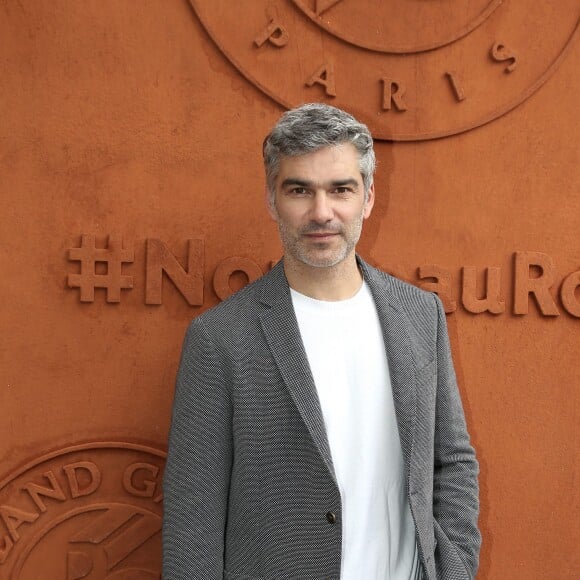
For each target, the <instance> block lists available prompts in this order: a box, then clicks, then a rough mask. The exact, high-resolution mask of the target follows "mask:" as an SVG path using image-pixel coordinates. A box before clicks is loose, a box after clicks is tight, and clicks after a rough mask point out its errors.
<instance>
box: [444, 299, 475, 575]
mask: <svg viewBox="0 0 580 580" xmlns="http://www.w3.org/2000/svg"><path fill="white" fill-rule="evenodd" d="M435 300H436V303H437V316H438V322H437V401H436V410H435V412H436V414H435V446H434V479H433V516H434V526H435V530H434V531H435V538H436V540H437V549H436V552H435V565H436V570H437V578H441V579H448V578H449V579H451V578H454V579H455V578H457V579H460V578H461V579H463V578H465V579H466V580H467V579H471V578H475V574H476V573H477V568H478V564H479V549H480V545H481V534H480V532H479V529H478V526H477V520H478V516H479V486H478V473H479V465H478V463H477V460H476V458H475V451H474V449H473V447H472V446H471V444H470V442H469V435H468V432H467V426H466V422H465V416H464V413H463V406H462V404H461V398H460V395H459V390H458V388H457V380H456V376H455V370H454V368H453V361H452V358H451V351H450V347H449V337H448V333H447V323H446V319H445V312H444V310H443V306H442V304H441V301H440V300H439V298H437V297H435ZM460 570H465V575H463V573H461V574H460V575H457V574H456V573H457V572H458V571H460Z"/></svg>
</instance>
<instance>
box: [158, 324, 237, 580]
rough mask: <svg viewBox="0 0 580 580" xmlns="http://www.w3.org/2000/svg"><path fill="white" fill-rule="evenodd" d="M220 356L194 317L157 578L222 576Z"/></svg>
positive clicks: (227, 430)
mask: <svg viewBox="0 0 580 580" xmlns="http://www.w3.org/2000/svg"><path fill="white" fill-rule="evenodd" d="M226 374H227V371H226V366H225V365H224V357H223V356H221V355H220V352H219V349H217V348H216V346H215V345H214V343H213V342H212V340H211V339H210V337H209V336H208V333H207V331H206V329H205V328H204V325H203V322H202V320H201V319H199V318H197V319H195V320H194V321H193V322H192V323H191V325H190V327H189V329H188V331H187V334H186V337H185V341H184V345H183V351H182V355H181V363H180V367H179V372H178V376H177V384H176V390H175V399H174V404H173V417H172V422H171V429H170V435H169V449H168V457H167V464H166V468H165V475H164V482H163V486H164V487H163V492H164V493H163V495H164V516H163V578H164V580H186V579H187V580H197V579H199V580H201V579H203V580H213V579H215V580H218V579H219V580H222V578H223V558H224V529H225V522H226V512H227V501H228V491H229V482H230V471H231V463H232V434H231V430H232V428H231V424H232V405H231V400H230V396H229V388H228V383H227V380H226Z"/></svg>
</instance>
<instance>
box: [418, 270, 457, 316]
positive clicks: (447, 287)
mask: <svg viewBox="0 0 580 580" xmlns="http://www.w3.org/2000/svg"><path fill="white" fill-rule="evenodd" d="M418 272H419V278H420V279H421V280H423V279H425V278H435V280H437V281H436V282H423V283H422V284H421V288H423V290H427V291H429V292H436V293H437V294H438V295H439V298H441V302H443V306H444V307H445V312H447V313H449V312H455V310H456V309H457V303H456V302H455V300H452V295H451V274H450V273H449V272H448V271H447V270H444V269H443V268H441V267H439V266H435V265H429V266H420V267H419V269H418Z"/></svg>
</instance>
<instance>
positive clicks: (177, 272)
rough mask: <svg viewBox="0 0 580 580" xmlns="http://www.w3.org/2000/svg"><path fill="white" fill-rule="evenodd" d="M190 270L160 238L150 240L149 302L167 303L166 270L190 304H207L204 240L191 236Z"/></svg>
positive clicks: (148, 245)
mask: <svg viewBox="0 0 580 580" xmlns="http://www.w3.org/2000/svg"><path fill="white" fill-rule="evenodd" d="M187 247H188V252H187V271H185V270H184V269H183V268H182V266H181V264H180V263H179V262H178V261H177V259H176V258H175V256H174V255H173V254H172V253H171V252H170V251H169V249H168V248H167V246H166V245H165V244H164V243H163V242H162V241H160V240H156V239H148V240H147V269H146V272H147V273H146V282H145V304H162V303H163V291H162V290H163V272H165V273H166V274H167V276H168V277H169V279H170V280H171V281H172V282H173V284H175V287H176V288H177V289H178V290H179V292H181V294H182V295H183V297H184V298H185V299H186V300H187V303H188V304H189V305H190V306H201V305H202V304H203V267H204V243H203V240H188V246H187Z"/></svg>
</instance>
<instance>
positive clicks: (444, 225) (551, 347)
mask: <svg viewBox="0 0 580 580" xmlns="http://www.w3.org/2000/svg"><path fill="white" fill-rule="evenodd" d="M319 4H320V6H319V12H320V13H321V14H320V15H319V18H320V20H319V21H316V22H315V21H313V20H312V18H311V17H310V16H309V15H308V14H307V11H308V9H309V7H310V9H311V11H313V10H315V8H316V3H315V2H314V0H312V2H308V1H307V0H304V1H296V2H290V1H289V0H284V1H282V0H279V1H278V2H269V3H268V2H259V1H256V2H253V3H249V4H248V5H251V6H252V9H249V8H248V9H247V10H246V12H245V16H244V15H243V14H242V16H238V15H234V17H233V18H231V17H230V16H231V14H229V12H228V10H229V9H228V8H227V5H228V3H227V2H225V3H224V2H215V3H214V2H210V1H209V0H205V1H204V2H202V1H201V0H198V1H192V2H191V3H190V2H188V1H187V0H141V1H139V2H133V1H130V0H120V1H119V0H105V1H102V0H99V1H97V0H84V1H73V0H68V1H67V0H51V1H48V0H1V1H0V119H1V120H0V193H1V204H0V208H1V209H0V211H1V213H0V216H1V218H0V219H1V227H0V273H1V274H0V305H1V307H0V329H1V330H0V411H1V413H0V579H2V580H4V579H6V580H8V579H10V580H13V579H18V580H28V579H35V580H37V579H49V580H52V579H55V580H56V579H57V578H58V579H61V578H67V580H77V579H80V578H87V579H89V580H92V579H112V580H113V579H120V578H123V579H129V580H135V579H137V578H139V579H141V578H144V579H145V580H149V579H155V578H157V579H158V578H160V532H159V526H160V522H161V519H160V517H161V507H160V505H161V497H160V491H161V490H160V484H161V469H162V465H163V452H164V450H165V446H166V438H167V432H168V426H169V419H170V411H171V403H172V396H173V385H174V378H175V372H176V368H177V364H178V358H179V352H180V348H181V341H182V337H183V333H184V331H185V328H186V326H187V324H188V322H189V321H190V319H191V318H193V317H195V316H197V315H198V314H199V313H200V312H202V311H203V310H205V309H207V308H208V307H210V306H212V305H214V304H216V303H217V302H218V301H219V298H218V296H222V297H223V296H224V295H225V294H227V293H228V292H230V291H231V290H230V288H234V289H235V288H239V287H241V285H243V284H244V283H245V281H246V279H247V278H248V277H249V278H253V277H255V275H257V274H258V273H259V272H260V271H266V270H267V269H268V268H269V267H270V264H271V262H272V261H273V260H276V259H277V258H279V256H280V251H281V250H280V246H279V243H278V239H277V232H276V229H275V226H274V224H273V223H272V222H271V221H270V220H269V218H268V216H267V213H266V211H265V208H264V203H263V187H264V186H263V175H262V166H261V142H262V139H263V137H264V135H265V134H266V133H267V132H268V130H269V129H270V128H271V126H272V125H273V124H274V123H275V121H276V119H277V118H278V116H279V115H280V114H281V113H282V112H283V111H284V110H285V107H284V103H286V104H290V105H291V104H297V103H298V102H306V101H325V102H329V103H336V104H337V105H339V106H343V107H345V108H348V109H349V110H351V111H352V112H353V113H354V114H355V115H357V116H359V117H361V118H363V119H364V120H365V121H366V122H368V123H369V125H371V128H372V129H374V130H375V131H376V132H377V133H380V137H381V139H378V140H377V141H376V151H377V155H378V159H379V168H378V173H377V176H376V183H377V204H376V206H375V210H374V213H373V216H372V217H371V219H370V220H369V221H368V222H367V224H366V231H365V232H364V234H363V238H362V240H361V243H360V246H359V251H360V253H361V254H362V255H363V256H364V257H365V258H367V259H368V260H369V261H370V262H372V263H374V264H375V265H378V266H380V267H382V268H384V269H386V270H389V271H391V272H393V273H396V274H398V275H399V276H401V277H403V278H406V279H407V280H410V281H411V282H413V283H417V284H422V285H424V286H426V287H430V288H432V289H437V290H439V291H440V293H441V294H445V297H446V299H447V300H448V301H451V300H453V301H455V306H456V307H455V310H454V311H450V312H449V314H448V323H449V328H450V336H451V341H452V346H453V353H454V359H455V363H456V368H457V373H458V377H459V379H460V382H461V392H462V396H463V401H464V406H465V410H466V414H467V419H468V423H469V428H470V432H471V434H472V438H473V442H474V444H475V446H476V449H477V452H478V457H479V460H480V465H481V477H480V482H481V508H482V509H481V528H482V532H483V548H482V554H481V567H480V573H479V575H478V578H481V579H485V580H492V579H493V580H522V579H525V580H531V579H540V578H547V579H554V580H560V579H564V578H573V577H577V576H576V575H575V574H577V573H578V567H577V566H578V559H577V551H578V550H577V547H578V524H577V521H578V495H577V489H576V488H577V483H576V467H577V435H576V432H577V429H576V424H577V416H576V392H577V387H578V383H579V379H580V371H579V364H578V360H579V355H580V335H579V321H578V317H579V316H580V312H579V309H580V305H579V304H578V301H579V300H580V291H579V290H578V287H577V286H578V274H575V272H578V270H580V244H579V231H580V201H579V200H580V195H579V185H580V183H579V172H578V163H579V155H578V102H579V101H580V79H579V76H578V67H579V52H578V43H577V40H576V39H575V38H574V29H575V26H576V22H577V18H578V9H577V5H575V3H574V2H570V1H568V0H566V1H562V3H560V2H558V3H549V2H548V3H547V2H539V3H538V2H532V0H529V1H527V0H526V2H523V3H522V2H520V3H519V5H520V6H521V5H522V4H523V5H527V6H526V10H525V12H526V16H525V18H522V19H519V18H518V15H517V14H516V13H515V12H514V11H515V10H516V9H517V8H516V6H517V4H518V3H515V0H514V1H512V2H510V1H508V0H506V1H505V2H504V3H503V5H502V6H500V7H499V8H497V10H495V12H494V13H493V14H492V15H491V16H490V17H489V19H488V20H486V21H485V22H484V23H483V24H482V25H481V26H480V27H478V28H476V29H474V30H473V31H471V32H469V33H467V34H466V36H465V37H464V38H463V39H456V41H455V42H453V43H452V44H450V45H449V46H443V47H441V48H434V49H432V50H430V51H426V52H422V53H417V54H404V55H393V54H386V55H384V54H382V53H380V52H376V51H375V52H373V51H370V50H367V49H364V48H360V47H357V46H356V45H355V44H349V43H347V42H345V41H344V40H342V39H341V38H340V37H339V36H336V35H333V34H331V32H329V31H328V30H327V29H326V28H324V26H323V24H324V25H326V24H328V22H330V23H331V24H332V18H335V17H336V18H337V19H338V20H337V22H339V23H340V22H342V24H343V25H344V23H345V22H348V19H349V13H348V11H349V10H351V9H352V10H355V11H356V14H354V13H353V14H351V15H350V17H352V22H353V25H352V30H353V31H354V32H353V34H358V35H359V37H360V35H361V31H362V34H363V36H364V33H365V30H366V29H365V21H364V19H363V18H362V17H361V11H363V12H364V10H366V9H368V10H369V12H370V13H372V12H373V11H376V10H377V3H376V2H372V1H371V0H368V1H365V2H363V1H360V2H358V3H357V4H356V7H355V5H354V4H350V5H349V2H348V0H343V1H342V2H338V3H336V5H332V3H331V2H320V3H319ZM415 4H416V5H417V10H419V4H420V3H418V2H415ZM451 4H452V3H450V2H445V1H443V0H441V1H439V2H434V3H433V4H432V6H431V7H432V8H433V10H434V12H433V14H423V13H422V14H421V18H416V19H413V18H410V19H406V18H403V17H401V22H400V27H401V28H400V29H399V28H397V30H401V33H400V35H399V40H400V41H401V42H402V41H403V40H404V39H405V38H406V36H405V34H407V35H408V37H409V38H414V39H417V38H419V37H421V34H422V33H421V31H422V30H424V35H425V38H431V37H433V36H434V34H432V33H433V31H434V30H435V29H436V27H437V26H443V24H444V23H445V21H446V20H445V13H446V11H447V13H448V14H451V12H450V10H452V8H453V7H451V6H450V5H451ZM491 4H493V2H492V3H486V2H483V1H480V2H479V3H477V2H474V3H471V5H472V6H476V7H478V6H479V7H480V8H481V10H483V9H484V8H485V6H487V5H491ZM546 4H550V5H551V8H550V12H549V13H548V12H545V11H544V10H545V9H544V8H542V6H543V5H546ZM216 5H220V6H221V7H222V8H219V9H215V10H214V11H213V13H212V10H213V9H210V8H211V7H212V6H213V7H215V6H216ZM262 5H263V7H262ZM326 5H328V6H326ZM396 5H397V3H393V2H391V3H388V2H387V3H385V6H388V7H390V9H392V10H396ZM409 5H410V6H411V8H412V5H413V3H410V4H409ZM232 6H233V4H232ZM454 6H455V3H454ZM233 9H234V8H232V10H233ZM216 10H217V12H216ZM219 10H222V13H219ZM305 10H306V12H305ZM510 10H511V11H512V12H510ZM546 10H547V9H546ZM341 11H342V12H341ZM502 11H504V12H502ZM437 14H439V15H441V16H442V18H441V19H440V20H438V21H437V22H435V21H433V22H432V21H431V20H430V19H433V18H434V17H435V15H437ZM363 15H364V14H363ZM411 15H412V14H411ZM453 15H454V18H456V19H457V20H458V21H457V22H456V23H455V22H452V24H453V25H454V26H455V24H457V25H460V24H461V22H459V21H460V20H461V14H459V15H458V13H457V12H453ZM383 16H384V15H383ZM403 16H405V15H403ZM407 16H408V15H407ZM315 17H316V14H315ZM324 18H327V20H324ZM341 18H342V20H340V19H341ZM276 19H278V20H279V22H282V23H283V24H284V26H285V30H286V32H287V33H288V34H289V42H288V44H287V46H282V47H278V46H276V45H275V44H274V43H273V42H272V41H270V40H267V39H266V40H265V41H264V44H263V45H261V46H260V47H259V46H258V44H256V43H255V42H254V40H255V39H256V38H258V37H259V35H260V33H261V32H263V30H264V29H266V28H267V26H268V23H269V22H273V21H275V20H276ZM386 22H390V20H389V19H388V18H386V17H385V18H383V19H382V20H381V19H380V18H378V17H377V16H376V14H375V15H374V16H372V15H371V17H370V18H369V19H368V30H369V35H371V34H373V35H375V36H374V37H373V38H380V36H381V26H383V25H384V26H386V24H385V23H386ZM508 24H509V26H508ZM504 25H505V26H504ZM405 26H406V27H407V28H404V27H405ZM502 26H503V28H502ZM300 27H303V29H304V30H303V31H302V32H300V30H301V29H300ZM343 28H344V27H343ZM313 30H314V31H315V32H313ZM405 31H407V32H405ZM540 31H541V33H540ZM302 34H303V36H301V38H303V39H304V40H303V42H302V43H301V42H300V40H298V41H297V39H296V36H297V35H302ZM308 35H310V36H308ZM274 40H277V41H278V43H281V42H283V40H284V38H283V34H282V33H281V32H280V31H278V32H276V33H275V37H274ZM496 42H502V43H504V44H505V45H506V46H507V47H508V49H510V50H513V51H514V52H515V53H517V68H516V69H515V70H514V71H512V72H509V73H508V72H504V71H503V70H502V67H504V66H505V65H508V64H510V62H512V61H510V60H506V61H505V62H504V61H498V60H493V59H492V58H491V57H490V56H489V55H488V52H489V49H490V47H491V46H492V45H493V44H494V43H496ZM479 47H485V50H484V51H480V50H479ZM309 50H311V51H314V52H313V53H312V54H310V53H308V51H309ZM276 51H279V52H276ZM282 51H287V52H282ZM316 51H320V55H321V56H320V58H318V56H319V53H316ZM347 51H352V58H351V57H350V56H349V54H350V53H347ZM309 54H310V56H309ZM278 55H284V58H285V59H288V62H287V63H286V61H284V62H285V64H284V66H282V65H280V66H278V67H276V62H275V59H276V58H282V56H280V57H278ZM558 58H559V60H558ZM380 59H384V61H383V60H380ZM554 61H557V62H556V64H555V65H554V66H553V68H552V70H551V71H550V74H546V75H545V78H543V79H542V82H538V83H536V84H537V86H535V87H534V90H530V91H528V93H526V90H527V88H529V87H532V86H533V85H534V83H535V82H536V80H537V79H539V78H540V77H541V76H542V74H543V72H544V71H546V70H547V69H548V68H549V65H550V63H553V62H554ZM280 62H282V61H280ZM323 62H326V63H328V62H331V63H333V66H334V68H333V70H332V71H330V70H326V72H322V73H320V71H319V73H320V74H319V76H318V78H315V79H314V83H312V84H311V86H308V85H307V81H308V80H312V79H311V75H313V74H315V73H316V71H317V69H318V66H319V65H320V64H321V63H323ZM353 63H354V64H353ZM268 67H270V68H271V70H272V72H269V71H270V69H269V68H268ZM371 69H372V70H371ZM375 71H376V72H375ZM448 73H449V74H448ZM359 74H360V75H361V76H360V77H359V76H357V75H359ZM365 75H367V76H365ZM450 75H451V76H453V78H454V80H455V82H456V83H457V84H458V85H460V86H459V92H456V90H455V89H454V88H453V86H452V82H451V81H452V79H451V76H450ZM518 75H519V76H518ZM526 75H527V76H526ZM367 77H368V78H367ZM371 77H372V78H374V81H373V82H372V83H371V82H370V81H369V80H368V79H369V78H371ZM383 78H389V79H390V78H394V79H396V80H399V81H401V80H405V84H406V86H405V90H406V93H405V95H404V97H403V98H404V105H405V106H406V110H401V109H400V108H398V107H397V104H396V103H395V102H394V101H389V99H388V98H387V102H386V103H384V102H383V101H382V99H383V97H384V94H383V89H384V87H385V86H387V85H386V84H385V82H383V81H381V79H383ZM438 79H439V80H438ZM510 79H512V80H510ZM331 81H334V82H335V87H334V88H335V92H336V93H337V94H336V96H332V95H330V94H329V91H331V90H332V87H330V86H329V84H330V82H331ZM389 82H390V81H389ZM439 82H440V84H438V83H439ZM510 82H511V83H512V85H510V84H509V83H510ZM325 83H326V84H325ZM515 83H521V86H517V87H516V84H515ZM388 86H389V87H391V88H394V85H393V86H392V85H388ZM510 87H511V88H510ZM513 87H516V88H513ZM510 90H513V95H512V96H510V95H508V97H509V98H508V97H506V94H507V93H506V91H507V92H509V91H510ZM461 91H463V99H461V98H460V97H461V96H462V95H461ZM400 94H401V95H402V94H403V93H400ZM518 95H520V96H521V98H519V97H518ZM522 95H523V96H522ZM387 96H389V95H387ZM512 97H513V98H512ZM510 99H511V100H512V101H513V100H514V99H515V100H516V101H518V99H519V101H518V103H516V104H517V106H515V105H514V107H513V108H512V109H513V110H511V111H505V114H503V115H495V116H496V117H497V118H493V119H492V117H494V115H493V114H491V116H490V118H489V119H488V120H489V121H490V122H489V123H486V124H483V125H481V126H480V127H477V128H471V127H469V125H470V124H474V123H472V121H473V120H474V119H476V118H484V117H485V116H486V115H487V114H488V113H489V112H490V111H491V112H493V111H494V110H495V109H499V108H501V107H503V106H504V105H505V103H507V102H508V101H509V100H510ZM388 105H391V107H390V109H389V108H388ZM399 105H400V103H399ZM470 107H471V109H470ZM488 116H489V115H488ZM476 124H477V123H476ZM379 125H380V126H379ZM461 127H464V128H465V129H466V130H465V131H461V132H460V131H458V130H456V129H457V128H461ZM430 130H433V131H435V130H437V131H439V132H445V131H447V132H449V133H451V134H450V135H448V136H443V137H441V138H438V139H425V138H423V137H422V136H421V135H423V136H424V135H426V134H427V133H428V132H429V131H430ZM397 131H399V134H400V135H407V137H406V138H404V139H399V138H397ZM389 135H390V136H391V137H393V139H394V140H386V139H385V138H388V137H389ZM83 235H84V236H85V237H84V238H82V236H83ZM92 238H94V243H95V244H96V246H97V247H98V248H102V250H101V252H104V253H105V254H106V252H107V250H106V249H105V248H106V247H107V244H109V249H111V248H113V247H114V245H115V244H116V243H118V242H117V241H116V240H119V241H120V240H122V244H123V245H124V247H125V250H126V253H125V255H124V259H126V261H125V262H124V263H122V264H120V265H119V264H117V265H116V266H115V264H113V263H110V264H109V266H108V267H107V265H106V263H99V264H97V265H96V267H94V268H93V267H91V265H90V264H88V265H86V268H87V269H88V273H86V272H85V278H84V280H85V284H86V285H88V290H86V294H85V295H84V297H83V295H82V292H81V288H79V287H77V286H76V282H78V276H79V275H80V274H81V267H80V263H79V261H78V260H77V258H78V257H79V255H80V250H75V249H76V248H79V247H80V246H81V243H84V244H88V245H90V244H91V243H92ZM188 240H193V241H192V242H188ZM188 244H189V245H188ZM91 247H92V246H91ZM91 247H89V248H88V249H86V248H85V249H86V252H88V254H90V253H91V252H92V253H93V254H94V253H95V252H94V250H92V249H91ZM119 253H120V250H119V251H117V255H119ZM231 258H235V259H233V260H231ZM538 262H541V263H542V264H543V268H541V267H539V266H538V265H537V263H538ZM516 264H519V266H516ZM119 266H120V268H121V270H119ZM162 267H163V269H165V270H166V271H167V272H168V273H171V274H172V277H173V278H174V280H175V282H172V281H171V280H170V277H169V276H168V273H166V274H163V275H161V271H162ZM436 267H437V268H436ZM470 267H473V268H476V269H477V276H476V278H477V283H478V290H477V296H472V297H471V299H472V301H471V302H470V298H469V296H466V298H465V301H464V299H463V298H462V293H463V290H462V281H463V279H464V276H465V272H464V271H463V268H470ZM116 268H117V272H116V274H115V272H114V271H115V269H116ZM486 268H499V269H500V274H501V278H500V287H499V293H500V296H499V299H500V300H501V301H503V312H499V313H495V314H493V313H491V312H489V311H485V312H482V313H475V312H472V311H470V310H473V308H470V307H469V304H471V303H473V300H475V299H477V298H479V299H481V298H483V297H484V294H485V292H484V283H485V277H484V271H485V269H486ZM518 268H519V270H518ZM233 270H244V271H245V272H246V274H247V275H245V274H243V273H240V272H235V273H234V274H232V275H231V276H230V275H229V274H230V272H231V271H233ZM434 272H435V273H437V277H433V275H434ZM518 272H519V273H518ZM92 274H98V275H101V276H105V278H106V279H107V280H108V281H109V283H110V285H111V288H109V290H106V289H103V288H97V289H96V290H95V291H94V296H91V292H92V290H91V287H90V286H91V282H90V280H91V275H92ZM75 276H76V277H75ZM180 276H181V278H180ZM488 276H489V273H488ZM518 276H519V277H518ZM81 277H82V276H81ZM537 277H539V279H540V282H539V285H540V286H541V287H542V288H543V289H541V290H538V293H537V297H536V295H535V294H533V293H528V289H532V288H534V287H535V286H534V284H537V283H536V282H534V281H533V279H535V278H537ZM87 280H88V281H87ZM75 281H76V282H75ZM445 284H447V288H445ZM121 286H123V287H121ZM187 292H189V294H188V296H189V302H191V303H193V305H190V304H189V303H188V299H186V295H187ZM522 292H523V296H524V301H523V302H522V298H521V296H522ZM516 296H520V298H519V300H520V302H519V305H516ZM465 304H467V305H468V307H466V306H465ZM541 306H542V308H541ZM450 310H451V309H450Z"/></svg>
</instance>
